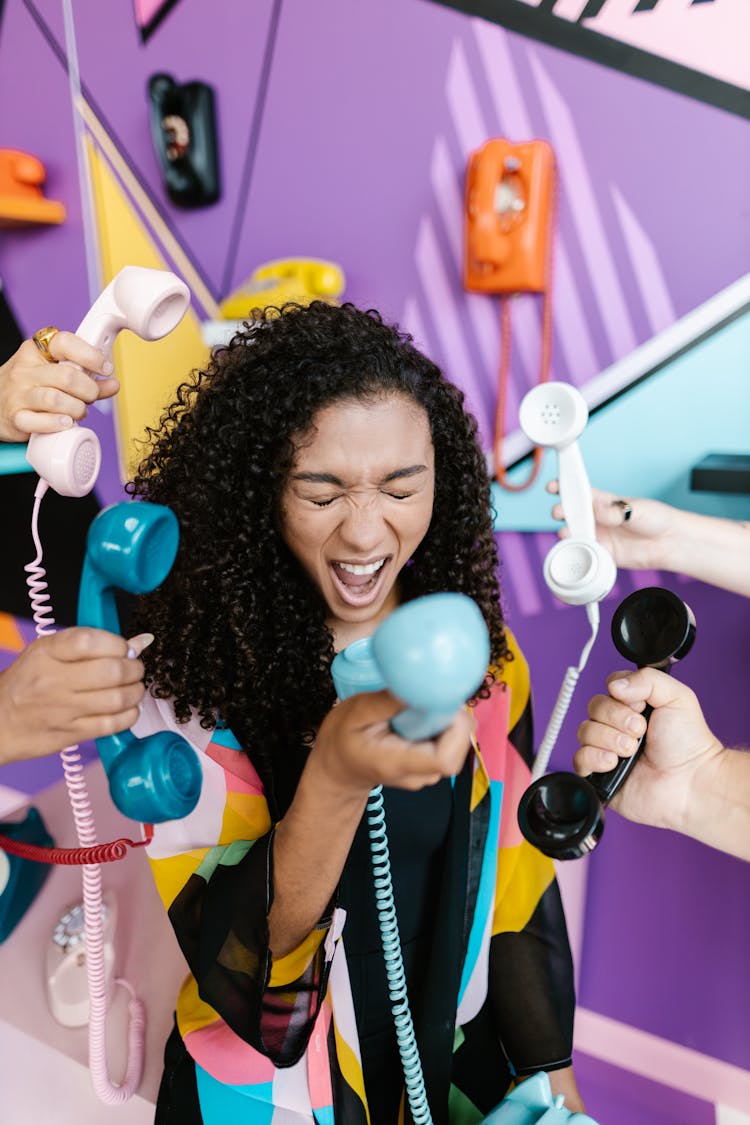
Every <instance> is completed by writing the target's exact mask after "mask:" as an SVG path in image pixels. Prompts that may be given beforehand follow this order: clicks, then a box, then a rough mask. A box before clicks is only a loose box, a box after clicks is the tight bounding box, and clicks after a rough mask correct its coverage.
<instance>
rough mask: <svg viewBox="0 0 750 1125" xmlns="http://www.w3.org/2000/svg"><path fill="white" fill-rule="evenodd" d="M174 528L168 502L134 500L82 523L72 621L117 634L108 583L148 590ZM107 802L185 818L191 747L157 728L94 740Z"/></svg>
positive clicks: (144, 817)
mask: <svg viewBox="0 0 750 1125" xmlns="http://www.w3.org/2000/svg"><path fill="white" fill-rule="evenodd" d="M179 538H180V532H179V527H178V524H177V517H176V516H175V515H174V513H173V512H172V511H170V510H169V508H165V507H163V506H162V505H160V504H148V503H146V502H144V501H139V500H135V501H132V502H130V503H122V504H114V505H113V506H112V507H111V508H105V509H104V511H103V512H100V513H99V515H98V516H97V517H96V519H95V520H94V522H93V523H92V525H91V527H90V528H89V533H88V538H87V541H86V555H85V559H84V564H83V574H82V576H81V589H80V594H79V599H78V624H79V625H90V626H93V627H94V628H96V629H107V630H109V632H112V633H119V632H120V622H119V620H118V616H117V607H116V604H115V596H114V591H115V589H118V590H126V591H127V592H128V593H130V594H147V593H150V592H151V591H152V590H155V589H156V587H157V586H159V585H160V584H161V583H162V582H163V581H164V579H165V578H166V577H167V575H168V574H169V572H170V570H171V569H172V564H173V563H174V560H175V557H176V555H177V545H178V543H179ZM96 746H97V749H98V751H99V754H100V756H101V759H102V762H103V764H104V768H105V770H106V772H107V777H108V778H109V789H110V794H111V796H112V800H113V802H114V803H115V805H116V806H117V808H118V809H119V810H120V812H121V813H123V814H124V815H125V816H128V817H131V818H132V819H133V820H140V821H143V822H144V823H147V824H159V823H161V822H162V821H165V820H177V819H178V818H179V817H183V816H187V814H188V813H189V812H191V811H192V810H193V809H194V808H195V805H196V804H197V801H198V798H199V796H200V791H201V779H202V778H201V768H200V764H199V762H198V758H197V756H196V754H195V751H194V750H193V748H192V746H191V745H190V744H189V743H188V742H187V741H186V739H184V738H181V737H180V736H179V735H177V734H174V733H173V732H170V731H161V732H159V733H158V734H153V735H150V736H149V737H148V738H136V736H135V735H134V734H133V733H132V731H129V730H125V731H121V732H120V733H119V734H114V735H110V736H108V737H106V738H97V740H96Z"/></svg>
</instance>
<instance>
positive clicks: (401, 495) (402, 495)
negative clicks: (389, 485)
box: [386, 492, 414, 500]
mask: <svg viewBox="0 0 750 1125" xmlns="http://www.w3.org/2000/svg"><path fill="white" fill-rule="evenodd" d="M413 495H414V493H413V492H387V493H386V496H390V498H391V500H408V499H409V497H410V496H413Z"/></svg>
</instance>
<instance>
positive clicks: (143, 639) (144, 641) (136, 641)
mask: <svg viewBox="0 0 750 1125" xmlns="http://www.w3.org/2000/svg"><path fill="white" fill-rule="evenodd" d="M153 639H154V634H153V633H139V634H138V636H136V637H131V638H130V644H131V645H134V646H135V647H136V648H137V650H138V652H139V653H141V652H143V650H144V648H148V646H149V645H150V644H151V643H152V641H153Z"/></svg>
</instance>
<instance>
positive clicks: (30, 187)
mask: <svg viewBox="0 0 750 1125" xmlns="http://www.w3.org/2000/svg"><path fill="white" fill-rule="evenodd" d="M46 178H47V173H46V170H45V167H44V165H43V164H42V162H41V160H37V158H36V157H35V156H32V155H31V154H30V153H28V152H21V151H20V150H19V149H15V148H3V149H0V226H2V227H12V226H18V225H19V224H21V223H62V222H63V220H64V219H65V206H64V204H62V203H58V202H56V201H55V200H53V199H45V198H44V195H43V193H42V188H41V184H43V183H44V181H45V180H46Z"/></svg>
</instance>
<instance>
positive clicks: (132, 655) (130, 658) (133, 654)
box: [128, 645, 136, 660]
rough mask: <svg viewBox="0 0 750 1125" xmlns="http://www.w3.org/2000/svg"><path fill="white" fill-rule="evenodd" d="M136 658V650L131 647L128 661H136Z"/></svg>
mask: <svg viewBox="0 0 750 1125" xmlns="http://www.w3.org/2000/svg"><path fill="white" fill-rule="evenodd" d="M135 656H136V653H135V649H134V648H133V647H132V645H131V646H130V647H129V648H128V660H135Z"/></svg>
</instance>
